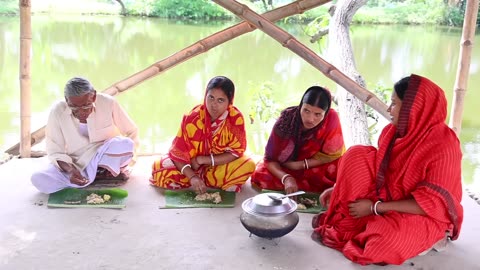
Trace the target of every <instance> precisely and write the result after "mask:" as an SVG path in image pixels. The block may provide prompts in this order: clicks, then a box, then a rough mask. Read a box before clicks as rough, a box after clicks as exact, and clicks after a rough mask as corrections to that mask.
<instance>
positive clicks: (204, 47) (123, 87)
mask: <svg viewBox="0 0 480 270" xmlns="http://www.w3.org/2000/svg"><path fill="white" fill-rule="evenodd" d="M330 1H331V0H299V1H295V2H293V3H290V4H288V5H285V6H282V7H279V8H277V9H274V10H271V11H269V12H266V13H265V14H264V16H265V18H267V19H269V20H271V21H278V20H281V19H283V18H286V17H289V16H292V15H294V14H301V13H303V12H305V11H307V10H310V9H312V8H315V7H318V6H320V5H323V4H325V3H328V2H330ZM28 16H29V17H30V12H28ZM253 30H255V27H254V26H252V25H251V24H249V23H247V22H241V23H238V24H236V25H234V26H232V27H229V28H227V29H224V30H222V31H219V32H217V33H215V34H213V35H210V36H208V37H206V38H204V39H202V40H199V41H197V42H195V43H194V44H192V45H190V46H188V47H186V48H184V49H182V50H180V51H178V52H177V53H174V54H173V55H171V56H169V57H167V58H165V59H163V60H160V61H158V62H156V63H154V64H153V65H151V66H149V67H147V68H145V69H144V70H142V71H139V72H137V73H135V74H133V75H131V76H130V77H128V78H126V79H124V80H121V81H119V82H116V83H114V84H113V85H112V86H110V87H108V88H107V89H105V90H104V91H103V92H104V93H107V94H109V95H112V96H115V95H117V94H119V93H122V92H124V91H127V90H129V89H131V88H132V87H134V86H136V85H137V84H140V83H142V82H144V81H146V80H148V79H151V78H153V77H155V76H157V75H159V74H161V73H163V72H164V71H166V70H168V69H170V68H172V67H174V66H176V65H178V64H180V63H182V62H185V61H187V60H189V59H191V58H193V57H194V56H197V55H200V54H202V53H205V52H207V51H208V50H210V49H212V48H214V47H216V46H219V45H221V44H223V43H225V42H227V41H229V40H232V39H234V38H236V37H239V36H241V35H243V34H246V33H249V32H251V31H253ZM22 100H23V99H22ZM22 102H23V101H22ZM28 124H29V123H28ZM44 137H45V126H43V127H42V128H40V129H38V130H36V131H34V132H33V133H32V134H31V136H29V137H28V138H27V137H25V138H23V139H22V140H21V141H20V143H18V144H16V145H14V146H12V147H10V148H9V149H8V150H7V151H6V152H7V153H8V154H11V155H18V153H19V149H20V144H23V143H26V142H25V141H28V142H30V143H31V145H35V144H37V143H39V142H41V141H42V140H43V138H44Z"/></svg>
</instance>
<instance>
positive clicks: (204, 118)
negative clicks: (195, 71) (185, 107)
mask: <svg viewBox="0 0 480 270" xmlns="http://www.w3.org/2000/svg"><path fill="white" fill-rule="evenodd" d="M234 94H235V86H234V84H233V82H232V81H231V80H230V79H229V78H227V77H223V76H217V77H214V78H212V79H211V80H210V82H209V83H208V85H207V89H206V93H205V99H204V103H203V104H201V105H197V106H196V107H194V108H193V109H192V111H191V112H190V113H189V114H187V115H185V116H184V117H183V120H182V124H181V127H180V130H179V131H178V134H177V136H176V137H175V139H174V140H173V143H172V146H171V148H170V151H169V153H168V155H167V156H164V157H162V158H161V159H160V160H157V161H155V162H154V163H153V167H152V178H150V183H151V184H152V185H155V186H158V187H162V188H167V189H180V188H188V187H190V186H192V187H193V189H194V190H195V191H196V192H197V193H204V192H205V191H206V188H207V187H211V188H221V189H223V190H228V191H236V192H238V191H240V189H241V186H242V185H243V184H244V183H245V182H246V181H247V179H248V178H249V177H250V175H251V174H252V172H253V171H254V169H255V162H254V161H253V160H251V159H250V158H248V157H245V156H243V154H244V152H245V149H246V147H247V140H246V132H245V125H244V118H243V115H242V113H241V112H240V111H239V110H238V109H237V108H236V107H234V106H233V98H234Z"/></svg>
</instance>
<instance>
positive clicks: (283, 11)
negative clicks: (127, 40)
mask: <svg viewBox="0 0 480 270" xmlns="http://www.w3.org/2000/svg"><path fill="white" fill-rule="evenodd" d="M330 1H331V0H300V1H295V2H293V3H290V4H288V5H285V6H283V7H280V8H277V9H274V10H272V11H269V12H266V13H265V14H264V16H265V18H267V19H268V20H270V21H278V20H280V19H282V18H285V17H289V16H291V15H294V14H301V13H303V12H305V11H307V10H309V9H312V8H314V7H317V6H320V5H323V4H325V3H328V2H330ZM253 30H255V27H254V26H252V25H251V24H249V23H248V22H241V23H239V24H236V25H234V26H232V27H229V28H227V29H224V30H222V31H220V32H217V33H215V34H213V35H211V36H209V37H207V38H204V39H202V40H199V41H197V42H195V43H194V44H192V45H190V46H188V47H186V48H184V49H183V50H181V51H178V52H177V53H175V54H173V55H171V56H169V57H167V58H165V59H163V60H160V61H158V62H156V63H154V64H153V65H151V66H150V67H148V68H146V69H144V70H142V71H139V72H137V73H135V74H133V75H131V76H130V77H128V78H126V79H124V80H122V81H120V82H117V83H115V84H113V85H112V86H110V87H109V88H107V89H105V91H103V92H104V93H107V94H110V95H112V96H113V95H116V94H118V93H119V92H124V91H126V90H128V89H130V88H132V87H134V86H135V85H137V84H139V83H141V82H143V81H145V80H148V79H150V78H152V77H154V76H157V75H159V74H160V73H162V72H164V71H166V70H168V69H170V68H172V67H174V66H176V65H178V64H180V63H182V62H184V61H187V60H188V59H190V58H192V57H194V56H197V55H199V54H202V53H205V52H207V51H208V50H210V49H212V48H214V47H216V46H218V45H221V44H223V43H225V42H227V41H229V40H232V39H234V38H236V37H239V36H241V35H243V34H245V33H248V32H251V31H253Z"/></svg>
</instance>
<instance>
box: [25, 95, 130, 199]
mask: <svg viewBox="0 0 480 270" xmlns="http://www.w3.org/2000/svg"><path fill="white" fill-rule="evenodd" d="M121 136H126V137H121ZM138 142H139V141H138V128H137V126H136V125H135V123H134V122H133V121H132V119H131V118H130V117H129V116H128V115H127V113H126V112H125V110H123V108H122V107H121V106H120V104H118V102H117V101H116V100H115V99H114V98H113V97H111V96H109V95H105V94H102V93H97V98H96V101H95V108H94V110H93V112H92V113H91V114H90V115H89V116H88V118H87V124H86V126H85V125H82V124H81V123H80V122H79V121H78V119H76V118H75V117H74V116H73V115H72V111H71V110H70V108H69V107H68V106H67V103H66V102H65V101H60V102H57V103H55V104H54V105H53V107H52V110H51V111H50V115H49V118H48V123H47V127H46V145H47V155H48V157H49V159H50V161H51V162H52V165H51V166H49V167H48V168H45V170H41V171H39V172H36V173H34V174H33V175H32V183H33V184H34V185H35V186H36V187H37V188H38V189H39V190H40V191H41V192H44V193H52V192H55V191H58V190H60V189H63V188H65V187H69V186H71V187H78V186H77V185H74V184H71V183H70V178H69V177H70V176H69V175H68V174H66V173H64V172H63V171H62V170H61V169H60V167H59V165H58V162H57V161H58V160H61V161H64V162H66V163H69V164H73V165H74V166H75V167H76V168H77V169H78V170H79V171H80V172H82V175H84V176H85V177H87V178H88V179H89V182H88V184H87V185H89V184H90V183H92V182H93V180H94V179H95V174H96V170H97V167H98V165H103V167H108V168H109V169H110V170H111V171H112V173H114V175H115V174H118V173H119V172H120V167H122V166H125V165H127V164H128V163H129V162H130V161H131V159H132V158H133V156H134V151H135V148H136V146H138Z"/></svg>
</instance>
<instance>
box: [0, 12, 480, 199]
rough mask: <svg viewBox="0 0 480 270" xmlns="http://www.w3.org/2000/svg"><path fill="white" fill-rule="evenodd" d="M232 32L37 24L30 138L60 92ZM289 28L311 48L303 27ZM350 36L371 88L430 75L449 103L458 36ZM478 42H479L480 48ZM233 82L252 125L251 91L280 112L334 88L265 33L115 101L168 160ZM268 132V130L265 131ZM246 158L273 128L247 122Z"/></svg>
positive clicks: (469, 124)
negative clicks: (207, 103) (211, 92)
mask: <svg viewBox="0 0 480 270" xmlns="http://www.w3.org/2000/svg"><path fill="white" fill-rule="evenodd" d="M231 24H232V23H226V24H223V23H222V24H215V25H205V24H185V23H183V22H181V21H168V20H161V19H146V18H121V17H101V16H96V17H90V16H75V15H69V16H65V17H61V16H56V17H55V18H53V17H49V16H33V17H32V30H33V34H32V63H31V69H32V99H31V108H32V113H33V116H32V130H36V129H38V128H40V127H42V126H43V125H45V123H46V117H47V114H48V109H49V107H50V104H51V103H52V102H53V101H54V100H57V99H62V98H63V86H64V84H65V82H66V81H67V80H68V79H69V78H71V77H73V76H84V77H86V78H88V79H90V80H91V81H92V83H93V84H94V86H95V87H96V88H97V89H98V90H103V89H105V88H107V87H109V86H110V85H112V84H113V83H115V82H117V81H120V80H122V79H124V78H126V77H128V76H130V75H132V74H134V73H136V72H138V71H140V70H142V69H144V68H146V67H148V66H150V65H151V64H153V63H154V62H156V61H159V60H161V59H164V58H166V57H168V56H169V55H171V54H173V53H175V52H177V51H179V50H181V49H183V48H185V47H187V46H189V45H191V44H193V43H195V42H196V41H197V40H199V39H202V38H205V37H207V36H209V35H211V34H213V33H215V32H217V31H220V30H222V29H224V28H226V27H228V26H230V25H231ZM282 27H283V28H284V29H286V30H287V31H289V32H290V33H291V34H292V35H294V36H295V37H297V38H298V39H299V40H301V41H302V42H303V43H304V44H306V45H307V46H309V47H310V48H311V49H312V50H314V51H316V52H319V54H320V55H322V57H325V59H328V57H326V56H325V55H323V54H322V52H320V50H319V46H318V45H317V44H311V43H309V41H308V40H309V38H308V37H306V36H305V35H304V34H303V31H302V26H300V25H283V26H282ZM351 37H352V41H353V46H354V51H355V61H356V64H357V68H358V70H359V71H360V73H361V74H362V75H363V76H364V78H365V80H366V82H367V88H368V89H373V88H374V87H375V85H377V84H381V85H384V86H387V87H391V86H392V84H393V83H394V82H395V81H397V80H398V79H400V78H402V77H403V76H406V75H408V74H410V73H417V74H420V75H424V76H426V77H428V78H430V79H431V80H433V81H434V82H436V83H437V84H438V85H440V86H441V87H442V88H443V89H444V90H445V92H446V95H447V99H448V101H449V103H450V102H451V99H452V89H453V85H454V82H455V75H456V70H457V63H458V54H459V42H460V37H461V29H458V28H438V27H424V26H422V27H419V26H417V27H414V26H353V27H352V32H351ZM478 39H479V37H478V35H477V37H476V40H477V41H478ZM18 59H19V18H18V17H0V63H1V64H0V95H1V97H2V98H1V99H0V117H1V119H2V121H1V122H0V147H1V148H0V150H2V152H3V151H5V150H6V149H8V148H9V147H11V146H13V145H14V144H16V143H18V141H19V130H20V117H19V116H20V106H19V104H20V94H19V92H20V91H19V89H20V88H19V80H18V77H19V75H18V70H19V67H18V61H19V60H18ZM479 73H480V48H479V47H478V45H477V46H476V47H474V49H473V53H472V60H471V68H470V77H469V81H468V86H469V87H468V92H467V98H466V100H465V102H466V103H465V106H464V117H463V126H462V127H463V129H462V133H461V138H460V139H461V141H462V147H463V151H464V160H463V175H464V182H465V184H467V185H469V186H470V187H472V188H474V189H476V190H478V191H480V118H478V117H477V115H478V112H479V109H478V108H479V106H480V91H477V90H478V89H476V86H478V85H480V76H479ZM216 75H225V76H228V77H230V78H231V79H232V80H233V81H234V82H235V85H236V89H237V91H236V96H235V105H236V106H237V107H238V108H240V110H241V111H242V112H243V113H244V115H245V116H246V117H248V115H249V114H250V112H251V108H252V107H256V102H257V101H258V100H257V99H256V98H254V97H253V94H254V93H255V89H259V88H260V87H261V86H262V85H264V84H265V83H268V84H269V85H270V87H271V90H272V97H271V101H272V103H273V104H274V105H276V106H277V107H278V108H283V107H285V106H290V105H297V104H298V102H299V99H300V97H301V95H302V94H303V92H304V90H305V89H307V88H308V87H309V86H311V85H314V84H320V85H324V86H327V87H329V88H330V89H332V90H333V91H335V86H334V84H333V83H332V82H331V81H330V80H329V79H328V78H326V77H325V76H324V75H323V74H322V73H321V72H319V71H318V70H316V69H315V68H313V67H312V66H310V65H309V64H308V63H306V62H305V61H303V60H302V59H301V58H300V57H298V56H297V55H295V54H294V53H293V52H291V51H289V50H288V49H286V48H284V47H282V46H281V45H280V44H278V43H277V42H276V41H274V40H273V39H272V38H270V37H269V36H267V35H266V34H264V33H262V32H260V31H254V32H251V33H248V34H246V35H243V36H241V37H239V38H236V39H234V40H232V41H230V42H227V43H225V44H223V45H221V46H219V47H217V48H214V49H211V50H210V51H208V52H207V53H205V54H202V55H200V56H197V57H195V58H193V59H191V60H189V61H186V62H184V63H181V64H179V65H178V66H176V67H175V68H173V69H170V70H167V71H166V72H164V73H162V74H160V75H158V76H156V77H155V78H153V79H151V80H148V81H146V82H144V83H142V84H140V85H138V86H136V87H135V88H133V89H131V90H129V91H127V92H125V93H123V94H121V95H119V96H117V98H118V100H119V101H120V102H121V104H122V105H123V106H124V107H125V108H126V110H127V111H128V112H129V114H130V115H131V117H132V118H133V119H134V120H135V121H136V123H137V124H138V126H139V128H140V135H141V141H142V148H141V150H140V152H143V153H163V152H165V151H166V150H167V149H168V147H169V145H170V142H171V140H172V138H173V136H174V135H175V134H176V132H177V129H178V127H179V124H180V121H181V117H182V115H183V114H184V113H185V112H187V111H188V110H190V109H191V108H192V107H193V106H194V105H196V104H198V103H200V102H201V101H202V99H203V95H204V88H205V85H206V83H207V82H208V80H209V79H210V78H211V77H213V76H216ZM267 126H268V125H267ZM246 128H247V132H248V143H249V145H248V151H249V152H251V153H254V154H260V155H261V154H262V153H263V148H264V146H265V141H266V134H267V133H268V132H269V130H268V128H265V125H264V124H263V123H262V121H259V120H258V119H257V121H255V123H253V124H251V123H247V126H246Z"/></svg>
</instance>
